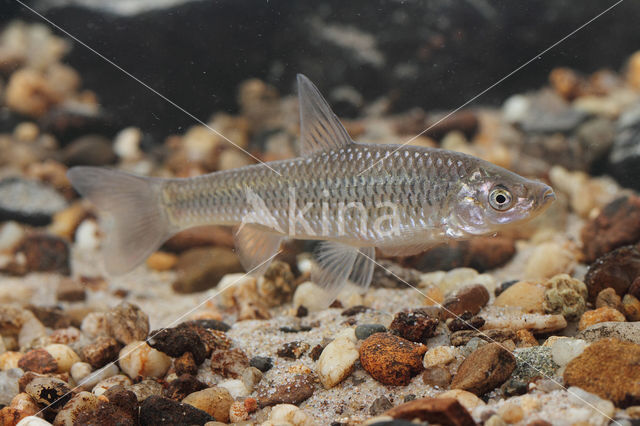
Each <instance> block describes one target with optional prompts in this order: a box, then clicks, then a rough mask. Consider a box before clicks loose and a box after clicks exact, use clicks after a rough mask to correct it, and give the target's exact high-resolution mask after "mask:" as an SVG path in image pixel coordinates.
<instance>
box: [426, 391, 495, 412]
mask: <svg viewBox="0 0 640 426" xmlns="http://www.w3.org/2000/svg"><path fill="white" fill-rule="evenodd" d="M438 398H455V399H456V400H457V401H458V402H459V403H460V405H462V406H463V407H464V408H466V409H467V411H469V412H472V411H473V410H474V409H475V408H476V407H481V406H484V405H486V404H485V403H484V401H483V400H481V399H480V398H478V397H477V396H476V395H475V394H472V393H471V392H467V391H465V390H462V389H451V390H448V391H446V392H443V393H441V394H440V395H438Z"/></svg>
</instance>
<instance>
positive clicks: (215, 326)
mask: <svg viewBox="0 0 640 426" xmlns="http://www.w3.org/2000/svg"><path fill="white" fill-rule="evenodd" d="M181 325H188V326H196V327H201V328H204V329H207V330H216V331H225V332H226V331H229V330H230V329H231V326H230V325H229V324H227V323H225V322H222V321H219V320H216V319H211V318H208V319H196V320H192V321H186V322H183V323H181V324H179V325H178V326H181Z"/></svg>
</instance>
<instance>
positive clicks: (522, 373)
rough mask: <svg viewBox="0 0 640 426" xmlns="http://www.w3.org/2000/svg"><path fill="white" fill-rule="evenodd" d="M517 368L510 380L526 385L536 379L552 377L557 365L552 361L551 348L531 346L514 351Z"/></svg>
mask: <svg viewBox="0 0 640 426" xmlns="http://www.w3.org/2000/svg"><path fill="white" fill-rule="evenodd" d="M514 356H515V358H516V364H517V367H516V369H515V371H514V372H513V375H512V376H511V378H512V379H513V380H517V381H519V382H524V384H527V383H529V382H531V381H533V380H534V379H537V378H546V377H553V376H554V374H555V373H556V371H557V370H558V368H559V365H558V364H556V363H555V362H554V361H553V356H552V354H551V348H550V347H548V346H533V347H530V348H521V349H516V350H515V351H514Z"/></svg>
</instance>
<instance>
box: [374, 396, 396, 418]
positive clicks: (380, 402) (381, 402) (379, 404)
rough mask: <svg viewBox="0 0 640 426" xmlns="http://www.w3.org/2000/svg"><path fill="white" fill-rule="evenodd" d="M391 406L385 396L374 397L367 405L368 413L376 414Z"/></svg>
mask: <svg viewBox="0 0 640 426" xmlns="http://www.w3.org/2000/svg"><path fill="white" fill-rule="evenodd" d="M392 407H393V404H392V403H391V401H389V399H388V398H387V397H386V396H380V397H378V398H376V399H375V400H374V401H373V402H372V403H371V405H370V406H369V414H370V415H372V416H378V415H380V414H382V413H384V412H385V411H387V410H389V409H390V408H392Z"/></svg>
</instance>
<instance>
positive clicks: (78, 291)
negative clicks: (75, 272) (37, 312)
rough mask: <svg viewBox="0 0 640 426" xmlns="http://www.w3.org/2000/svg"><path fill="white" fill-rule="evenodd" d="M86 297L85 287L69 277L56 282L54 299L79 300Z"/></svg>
mask: <svg viewBox="0 0 640 426" xmlns="http://www.w3.org/2000/svg"><path fill="white" fill-rule="evenodd" d="M86 298H87V293H86V290H85V287H84V286H83V285H82V284H81V283H79V282H77V281H75V280H73V279H71V278H66V279H63V280H61V281H60V282H59V283H58V288H57V289H56V299H57V300H58V301H59V302H81V301H83V300H85V299H86Z"/></svg>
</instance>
